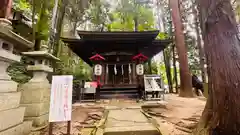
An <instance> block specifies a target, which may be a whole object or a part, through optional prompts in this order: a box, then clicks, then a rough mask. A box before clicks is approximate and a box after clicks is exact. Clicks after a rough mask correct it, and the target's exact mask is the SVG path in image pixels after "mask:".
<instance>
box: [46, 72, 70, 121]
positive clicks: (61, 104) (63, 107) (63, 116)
mask: <svg viewBox="0 0 240 135" xmlns="http://www.w3.org/2000/svg"><path fill="white" fill-rule="evenodd" d="M72 82H73V76H71V75H66V76H53V78H52V87H51V100H50V112H49V122H60V121H70V120H71V113H72V87H73V83H72Z"/></svg>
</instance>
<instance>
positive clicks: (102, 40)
mask: <svg viewBox="0 0 240 135" xmlns="http://www.w3.org/2000/svg"><path fill="white" fill-rule="evenodd" d="M78 34H79V36H80V39H77V38H62V41H64V42H65V43H67V44H68V46H69V47H70V48H71V50H72V51H73V52H74V53H76V54H77V55H78V56H79V57H80V58H81V59H82V60H84V61H85V62H86V63H87V64H89V65H90V66H92V68H93V73H94V75H93V80H95V81H97V82H99V83H98V84H99V96H100V97H105V96H110V97H111V96H113V94H114V93H115V94H116V93H117V94H120V95H121V94H122V95H124V96H128V97H131V96H138V90H140V89H142V88H143V75H144V63H145V62H146V61H147V60H148V59H150V58H152V57H154V56H155V55H156V54H158V53H159V52H161V51H163V50H164V48H166V47H167V45H169V44H170V43H171V42H172V40H171V39H166V40H157V39H156V37H157V35H158V34H159V31H138V32H126V31H121V32H120V31H118V32H116V31H114V32H96V31H78Z"/></svg>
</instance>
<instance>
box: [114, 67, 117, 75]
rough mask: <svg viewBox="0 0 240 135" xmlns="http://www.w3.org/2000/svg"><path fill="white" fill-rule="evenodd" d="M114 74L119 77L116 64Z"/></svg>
mask: <svg viewBox="0 0 240 135" xmlns="http://www.w3.org/2000/svg"><path fill="white" fill-rule="evenodd" d="M114 73H115V75H117V66H116V64H115V65H114Z"/></svg>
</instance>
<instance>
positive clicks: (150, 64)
mask: <svg viewBox="0 0 240 135" xmlns="http://www.w3.org/2000/svg"><path fill="white" fill-rule="evenodd" d="M148 73H149V74H152V59H149V60H148Z"/></svg>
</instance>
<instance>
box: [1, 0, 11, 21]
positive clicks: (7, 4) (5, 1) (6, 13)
mask: <svg viewBox="0 0 240 135" xmlns="http://www.w3.org/2000/svg"><path fill="white" fill-rule="evenodd" d="M11 9H12V0H1V1H0V18H6V19H8V17H10V15H11Z"/></svg>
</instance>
